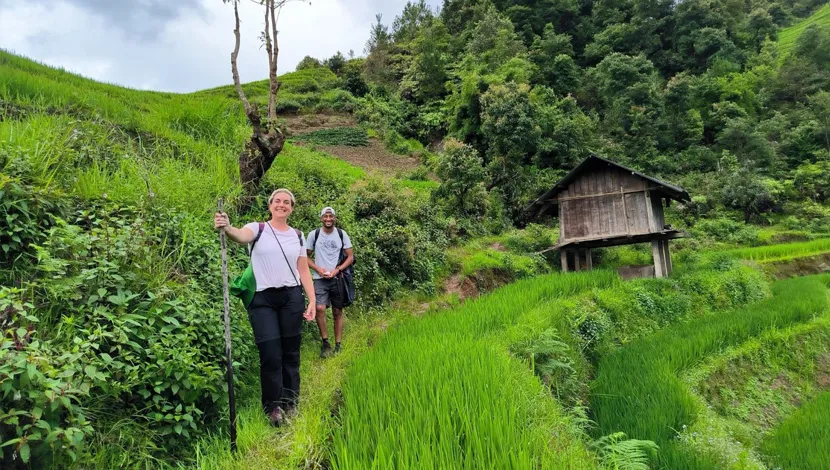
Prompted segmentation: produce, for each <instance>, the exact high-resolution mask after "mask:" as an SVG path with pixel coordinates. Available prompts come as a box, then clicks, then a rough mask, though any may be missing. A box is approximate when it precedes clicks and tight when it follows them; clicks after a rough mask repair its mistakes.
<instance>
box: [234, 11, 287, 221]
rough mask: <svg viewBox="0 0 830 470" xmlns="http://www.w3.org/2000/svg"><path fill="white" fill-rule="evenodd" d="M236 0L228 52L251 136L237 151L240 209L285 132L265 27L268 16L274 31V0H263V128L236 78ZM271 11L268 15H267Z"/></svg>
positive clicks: (253, 192)
mask: <svg viewBox="0 0 830 470" xmlns="http://www.w3.org/2000/svg"><path fill="white" fill-rule="evenodd" d="M238 2H239V0H233V13H234V19H235V29H234V38H235V40H236V42H235V44H234V49H233V53H231V69H232V73H233V85H234V88H235V89H236V93H237V94H238V95H239V99H240V100H241V101H242V105H243V106H244V108H245V116H246V117H247V118H248V122H249V123H250V124H251V128H252V132H251V138H250V140H249V141H248V142H247V143H246V144H245V148H244V149H243V150H242V152H241V153H240V155H239V178H240V180H241V183H242V189H243V199H242V209H243V210H245V209H248V208H250V206H251V203H252V202H253V199H254V197H255V196H256V193H257V191H258V190H259V182H260V181H261V180H262V177H263V176H265V173H266V172H267V171H268V169H269V168H271V165H272V164H273V163H274V160H276V158H277V155H278V154H279V153H280V152H281V151H282V149H283V146H284V145H285V135H284V133H283V132H282V130H281V129H279V128H278V127H277V123H276V117H277V114H276V89H277V88H278V86H277V77H276V73H277V57H278V52H277V51H274V52H273V53H272V51H271V38H270V34H271V31H269V30H268V24H269V20H270V23H272V24H271V25H270V26H271V28H272V31H276V25H275V24H274V23H275V21H276V17H275V16H274V10H273V8H274V0H266V10H265V21H266V28H265V41H266V48H267V49H268V64H269V75H270V76H269V78H270V82H271V89H270V93H269V95H270V96H269V103H268V104H269V106H268V108H269V109H268V119H267V120H266V122H265V127H264V128H263V124H262V117H261V116H260V113H259V109H258V108H257V106H256V104H255V103H254V104H252V103H250V102H249V101H248V99H247V97H246V96H245V91H244V90H243V89H242V84H241V82H240V79H239V69H238V67H237V57H238V55H239V43H240V33H239V7H238ZM269 15H270V18H269Z"/></svg>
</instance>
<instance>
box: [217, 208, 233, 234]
mask: <svg viewBox="0 0 830 470" xmlns="http://www.w3.org/2000/svg"><path fill="white" fill-rule="evenodd" d="M230 225H231V223H230V221H229V220H228V214H225V213H224V212H217V213H216V214H215V215H214V216H213V228H215V229H216V230H219V229H221V228H225V227H229V226H230Z"/></svg>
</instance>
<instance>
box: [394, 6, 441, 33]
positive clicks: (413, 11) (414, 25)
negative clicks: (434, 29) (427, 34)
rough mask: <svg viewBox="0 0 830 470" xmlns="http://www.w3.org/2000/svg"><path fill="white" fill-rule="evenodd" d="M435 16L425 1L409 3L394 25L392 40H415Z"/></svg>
mask: <svg viewBox="0 0 830 470" xmlns="http://www.w3.org/2000/svg"><path fill="white" fill-rule="evenodd" d="M434 18H435V15H434V14H433V13H432V10H431V9H430V7H429V5H427V4H426V2H425V1H424V0H418V1H417V2H412V1H408V2H406V5H404V7H403V12H402V13H401V14H400V16H398V17H396V18H395V21H394V22H393V23H392V38H393V39H394V40H395V42H406V41H411V40H413V39H415V37H416V36H417V35H418V32H419V31H420V30H421V28H423V27H425V26H428V25H429V24H430V23H432V20H433V19H434Z"/></svg>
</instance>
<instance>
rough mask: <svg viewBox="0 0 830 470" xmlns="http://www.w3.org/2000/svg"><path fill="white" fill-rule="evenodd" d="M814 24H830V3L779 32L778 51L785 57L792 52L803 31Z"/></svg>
mask: <svg viewBox="0 0 830 470" xmlns="http://www.w3.org/2000/svg"><path fill="white" fill-rule="evenodd" d="M814 24H815V25H820V26H830V3H828V4H827V5H824V6H823V7H822V8H821V9H819V10H818V11H816V12H815V13H813V14H812V15H811V16H810V17H808V18H806V19H804V20H802V21H799V22H798V23H796V24H794V25H792V26H790V27H787V28H784V29H782V30H781V31H779V32H778V51H779V53H780V54H781V56H782V57H783V56H785V55H787V54H789V53H790V52H792V50H793V49H794V48H795V43H796V40H797V39H798V37H799V36H801V33H803V32H804V30H805V29H807V28H808V27H810V26H811V25H814Z"/></svg>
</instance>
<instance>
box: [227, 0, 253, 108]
mask: <svg viewBox="0 0 830 470" xmlns="http://www.w3.org/2000/svg"><path fill="white" fill-rule="evenodd" d="M232 1H233V15H234V20H235V21H236V22H235V23H234V24H235V28H234V30H233V35H234V38H235V43H234V46H233V52H231V73H232V74H233V86H234V88H235V89H236V93H237V94H238V95H239V99H240V100H242V105H243V106H244V107H245V115H247V116H249V117H250V116H251V114H252V113H253V112H254V109H253V108H252V107H251V103H250V102H248V98H247V97H246V96H245V92H244V91H243V90H242V84H241V83H240V82H239V68H238V67H237V65H236V58H237V57H238V56H239V43H240V34H239V6H238V3H239V0H232Z"/></svg>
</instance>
